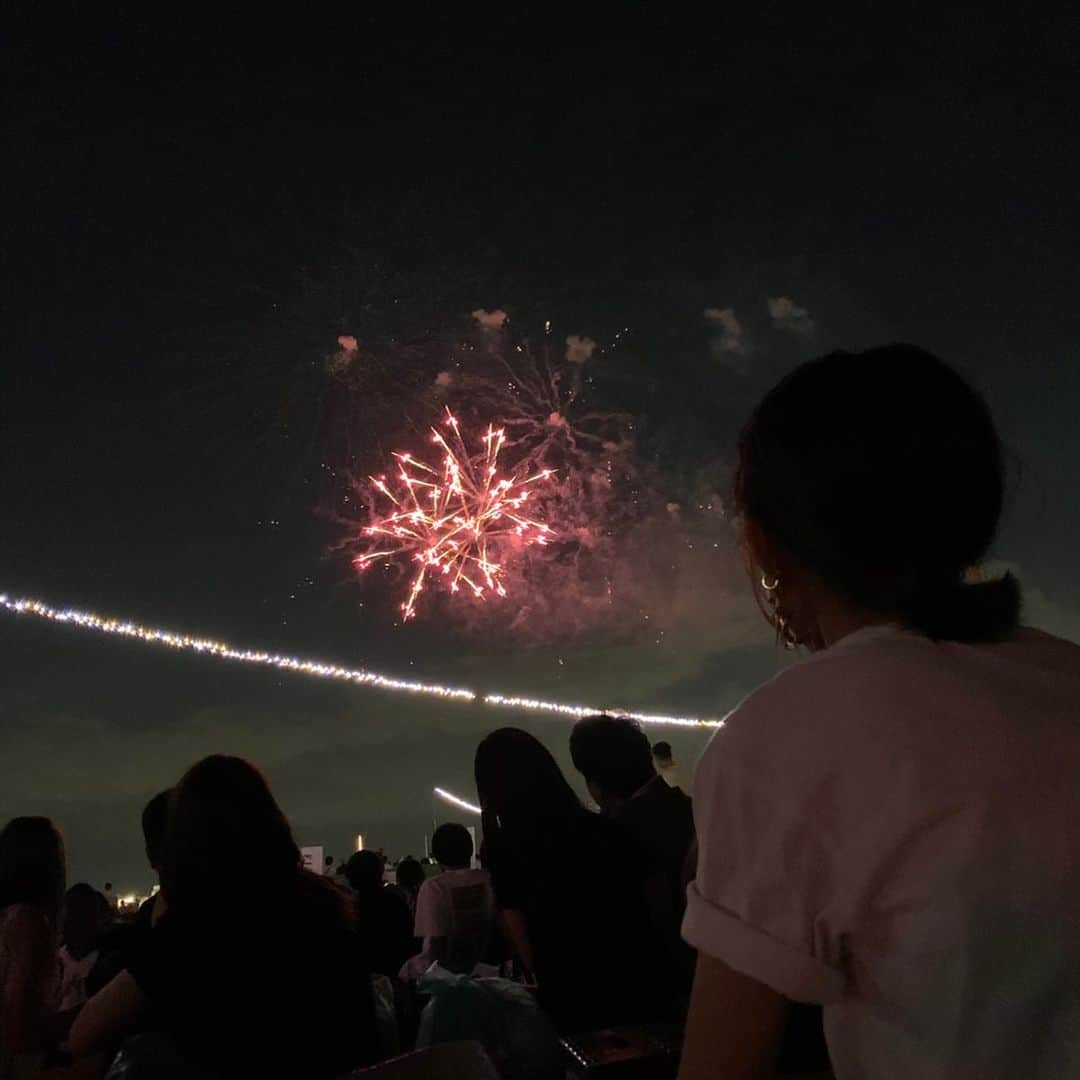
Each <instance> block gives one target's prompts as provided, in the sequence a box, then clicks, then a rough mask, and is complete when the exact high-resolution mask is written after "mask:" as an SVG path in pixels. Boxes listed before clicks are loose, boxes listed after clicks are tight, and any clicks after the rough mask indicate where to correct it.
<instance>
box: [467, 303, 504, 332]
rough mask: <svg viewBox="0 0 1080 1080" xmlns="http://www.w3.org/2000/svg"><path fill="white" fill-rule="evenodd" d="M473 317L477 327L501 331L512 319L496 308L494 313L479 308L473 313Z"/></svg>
mask: <svg viewBox="0 0 1080 1080" xmlns="http://www.w3.org/2000/svg"><path fill="white" fill-rule="evenodd" d="M472 317H473V318H474V319H475V320H476V322H477V325H479V326H481V327H483V329H485V330H501V329H502V328H503V327H504V326H505V325H506V320H507V319H508V318H510V316H509V315H507V314H506V312H505V311H503V309H502V308H496V309H495V310H494V311H486V310H485V309H484V308H477V309H476V310H475V311H474V312H473V313H472Z"/></svg>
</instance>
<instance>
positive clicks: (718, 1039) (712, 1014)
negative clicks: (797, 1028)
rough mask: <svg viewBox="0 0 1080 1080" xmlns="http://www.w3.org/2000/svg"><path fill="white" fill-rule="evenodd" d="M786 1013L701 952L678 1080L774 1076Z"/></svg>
mask: <svg viewBox="0 0 1080 1080" xmlns="http://www.w3.org/2000/svg"><path fill="white" fill-rule="evenodd" d="M786 1013H787V1001H786V999H785V998H784V997H783V996H781V995H780V994H778V993H777V992H776V991H775V990H772V989H770V988H769V987H767V986H766V985H765V984H764V983H759V982H758V981H757V980H756V979H751V978H750V977H749V976H747V975H741V974H739V972H737V971H735V970H733V969H732V968H729V967H728V966H727V964H725V963H724V962H723V961H722V960H716V959H714V958H713V957H711V956H707V955H706V954H705V953H699V954H698V961H697V971H696V972H695V974H694V990H693V993H692V994H691V996H690V1012H689V1015H688V1016H687V1018H686V1041H685V1043H684V1046H683V1056H682V1065H681V1067H680V1069H679V1080H706V1078H709V1080H712V1078H713V1077H718V1076H722V1077H725V1078H726V1080H749V1078H750V1077H763V1076H773V1075H775V1072H774V1070H775V1064H776V1059H777V1056H778V1054H779V1051H780V1041H781V1038H782V1036H783V1032H784V1020H785V1017H786Z"/></svg>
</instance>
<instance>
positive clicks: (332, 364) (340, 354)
mask: <svg viewBox="0 0 1080 1080" xmlns="http://www.w3.org/2000/svg"><path fill="white" fill-rule="evenodd" d="M337 343H338V350H337V352H335V353H331V355H330V359H329V361H328V363H327V367H328V368H329V370H330V372H331V373H332V374H334V375H340V374H341V373H342V372H345V371H348V370H349V368H350V367H352V365H353V361H354V360H355V359H356V358H357V356H359V354H360V345H359V343H358V342H357V340H356V338H354V337H353V336H352V334H341V335H340V336H339V337H338V339H337Z"/></svg>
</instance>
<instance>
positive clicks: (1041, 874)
mask: <svg viewBox="0 0 1080 1080" xmlns="http://www.w3.org/2000/svg"><path fill="white" fill-rule="evenodd" d="M1003 497H1004V457H1003V451H1002V448H1001V445H1000V442H999V438H998V434H997V431H996V429H995V426H994V423H993V420H992V418H991V414H990V411H989V409H988V408H987V406H986V404H985V403H984V401H983V400H982V398H981V397H980V396H979V395H978V394H977V392H976V391H975V390H974V389H973V388H972V387H971V386H970V385H969V384H968V383H967V382H966V381H965V380H964V379H963V378H962V377H961V376H960V375H959V374H958V373H957V372H956V371H954V370H953V369H952V368H950V367H949V366H947V365H946V364H945V363H943V362H942V361H941V360H939V359H938V358H937V357H935V356H932V355H931V354H929V353H927V352H925V351H923V350H921V349H917V348H914V347H912V346H906V345H895V346H888V347H883V348H875V349H869V350H867V351H865V352H862V353H843V352H838V353H831V354H829V355H827V356H824V357H822V358H820V359H818V360H815V361H812V362H810V363H807V364H804V365H802V366H801V367H799V368H797V369H796V370H795V371H793V372H792V373H791V374H790V375H788V376H787V377H786V378H785V379H783V380H782V381H781V382H780V383H779V384H778V385H777V386H776V387H774V388H773V389H772V390H771V391H770V392H769V393H768V394H766V395H765V397H764V399H763V400H762V401H761V403H760V404H759V405H758V406H757V408H756V409H755V410H754V412H753V414H752V416H751V417H750V419H749V422H748V423H747V424H746V427H745V428H744V430H743V432H742V435H741V438H740V440H739V454H738V468H737V474H736V479H735V503H736V508H737V510H738V512H739V514H740V516H741V522H742V533H743V546H744V550H745V555H746V560H747V565H748V567H749V570H750V578H751V581H752V583H753V587H754V590H755V592H756V594H757V596H758V598H759V602H760V606H761V608H762V611H763V612H764V613H765V615H766V616H767V617H768V620H769V622H770V623H771V624H772V625H773V627H774V628H775V632H776V635H777V640H778V642H779V643H782V644H783V645H784V646H787V647H788V648H791V649H800V648H802V649H805V650H806V651H808V652H809V653H811V654H812V655H811V656H810V657H809V658H807V659H805V660H803V661H802V662H801V663H796V664H794V665H792V666H790V667H788V668H787V669H785V670H783V671H782V672H781V673H780V674H779V675H777V676H776V677H775V678H773V679H772V680H771V681H770V682H768V683H766V684H765V685H764V686H762V687H760V688H759V689H758V690H756V691H755V692H754V693H752V694H751V695H750V696H749V697H748V698H747V699H746V700H745V701H743V702H742V704H741V705H739V706H738V708H736V709H735V710H734V712H733V713H731V714H730V715H729V716H728V717H727V718H726V720H725V724H724V726H723V727H722V728H721V729H720V730H718V731H717V732H716V733H715V734H714V736H713V738H712V740H711V742H710V744H709V746H708V748H707V749H706V750H705V753H704V755H703V757H702V759H701V761H700V763H699V765H698V768H697V772H696V777H695V782H694V812H695V821H696V826H697V836H698V843H699V853H698V868H697V876H696V880H695V882H694V884H693V885H692V886H691V888H690V890H689V898H688V906H687V914H686V918H685V921H684V927H683V931H684V935H685V937H686V938H687V940H688V941H689V942H690V943H691V944H692V945H694V946H695V947H696V948H697V949H698V965H697V973H696V977H695V983H694V990H693V995H692V999H691V1006H690V1012H689V1017H688V1023H687V1032H686V1043H685V1048H684V1053H683V1058H682V1066H681V1070H682V1071H681V1073H680V1076H681V1077H682V1080H697V1078H699V1077H706V1076H708V1077H712V1076H727V1077H743V1076H761V1075H767V1074H769V1072H770V1070H771V1069H772V1068H773V1066H774V1062H775V1055H776V1052H777V1048H778V1046H779V1043H780V1040H781V1033H782V1030H783V1027H784V1021H785V1015H786V1012H787V1008H788V1005H787V1003H788V1002H791V1001H794V1002H816V1003H818V1004H820V1005H821V1006H823V1012H824V1025H825V1034H826V1040H827V1043H828V1048H829V1054H830V1058H831V1062H832V1067H833V1069H834V1071H835V1074H836V1076H838V1077H841V1078H842V1077H847V1076H905V1077H916V1076H917V1077H920V1078H934V1077H975V1076H980V1077H982V1076H1024V1077H1062V1076H1075V1075H1080V919H1078V918H1077V911H1078V909H1080V858H1078V853H1080V784H1078V783H1077V776H1080V648H1077V647H1076V646H1075V645H1072V644H1070V643H1068V642H1065V641H1061V640H1059V639H1056V638H1053V637H1051V636H1049V635H1046V634H1042V633H1039V632H1036V631H1033V630H1028V629H1024V628H1022V627H1021V626H1020V623H1019V607H1020V594H1019V587H1018V585H1017V582H1016V580H1015V579H1014V578H1013V577H1012V576H1011V575H1009V574H1005V575H1002V576H1000V577H996V578H995V577H992V576H988V575H987V573H986V572H985V571H984V570H982V569H980V566H981V564H982V562H983V560H984V559H985V557H986V555H987V553H988V551H989V548H990V545H991V543H992V542H993V538H994V535H995V532H996V529H997V526H998V520H999V517H1000V515H1001V510H1002V505H1003Z"/></svg>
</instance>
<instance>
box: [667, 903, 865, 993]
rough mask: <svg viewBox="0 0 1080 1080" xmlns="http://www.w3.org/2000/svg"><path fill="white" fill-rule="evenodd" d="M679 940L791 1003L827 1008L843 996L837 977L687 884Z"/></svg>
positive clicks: (842, 984) (842, 982)
mask: <svg viewBox="0 0 1080 1080" xmlns="http://www.w3.org/2000/svg"><path fill="white" fill-rule="evenodd" d="M682 932H683V937H684V938H685V939H686V941H687V942H688V943H689V944H690V945H692V946H693V947H694V948H695V949H697V950H698V951H699V952H703V953H706V954H707V955H709V956H712V957H715V958H716V959H717V960H722V961H723V962H724V963H725V964H727V965H728V966H729V967H732V968H734V969H735V970H736V971H739V972H741V973H742V974H744V975H749V976H750V977H751V978H752V979H757V981H758V982H761V983H764V984H765V985H766V986H770V987H772V989H774V990H776V991H777V992H778V993H780V994H783V995H784V996H785V997H787V998H790V999H791V1000H792V1001H808V1002H815V1003H816V1004H819V1005H827V1004H829V1003H831V1002H836V1001H839V1000H840V999H841V998H842V997H843V996H844V987H845V979H844V975H843V973H842V972H840V971H837V970H836V969H835V968H831V967H829V966H828V965H827V964H823V963H821V962H820V961H819V960H816V959H815V958H814V957H813V956H810V955H809V954H807V953H805V952H803V951H801V950H800V949H794V948H792V947H791V946H790V945H787V944H785V943H784V942H782V941H778V940H777V939H776V938H774V937H771V936H770V935H769V934H767V933H765V932H764V931H762V930H758V929H756V928H755V927H753V926H750V925H749V924H748V923H746V922H744V921H743V920H742V919H740V918H738V917H737V916H735V915H733V914H732V913H731V912H729V911H726V910H725V909H724V908H722V907H720V906H718V905H717V904H714V903H712V902H711V901H709V900H708V899H707V898H706V897H705V896H703V895H702V894H701V892H700V891H699V890H698V887H697V885H696V884H691V885H690V887H689V889H688V890H687V897H686V916H685V917H684V919H683V927H682Z"/></svg>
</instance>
